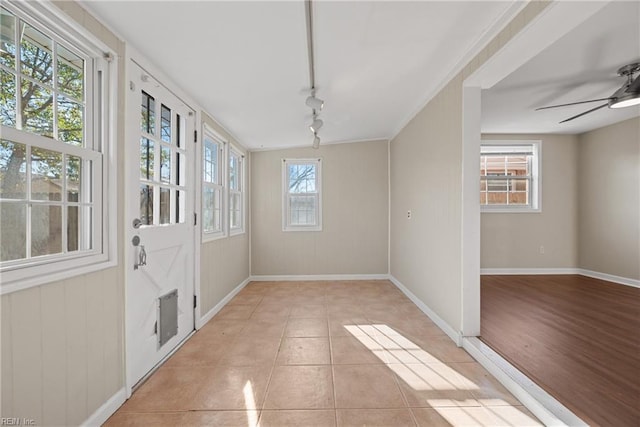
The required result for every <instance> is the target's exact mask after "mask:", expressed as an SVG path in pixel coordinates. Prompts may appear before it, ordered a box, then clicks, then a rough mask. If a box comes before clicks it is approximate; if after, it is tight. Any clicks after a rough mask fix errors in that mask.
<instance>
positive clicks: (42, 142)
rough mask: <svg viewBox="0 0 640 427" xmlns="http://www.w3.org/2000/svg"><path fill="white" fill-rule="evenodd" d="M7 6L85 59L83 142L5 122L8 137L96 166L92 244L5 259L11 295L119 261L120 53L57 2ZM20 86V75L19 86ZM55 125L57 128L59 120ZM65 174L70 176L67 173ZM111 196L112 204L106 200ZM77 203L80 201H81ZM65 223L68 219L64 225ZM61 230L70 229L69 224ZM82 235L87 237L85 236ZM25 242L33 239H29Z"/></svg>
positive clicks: (5, 288) (1, 289)
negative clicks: (118, 93) (118, 123)
mask: <svg viewBox="0 0 640 427" xmlns="http://www.w3.org/2000/svg"><path fill="white" fill-rule="evenodd" d="M2 6H3V7H4V8H5V9H7V10H8V11H9V12H11V13H12V14H13V15H14V16H16V19H20V20H22V21H23V22H25V23H26V24H28V25H29V26H31V27H32V28H34V29H36V30H38V31H40V32H41V33H43V34H44V35H46V36H47V37H48V38H50V39H51V40H54V41H56V42H57V43H60V44H61V45H62V46H64V48H65V49H67V50H69V51H71V52H72V53H74V54H77V55H78V56H80V57H81V58H82V59H83V60H84V61H85V75H84V79H85V81H84V85H85V99H84V118H83V120H84V135H83V140H84V145H83V146H76V145H72V144H68V143H65V142H63V141H60V140H55V139H53V138H49V137H45V136H42V135H38V134H35V133H30V132H28V131H23V130H19V129H17V128H13V127H10V126H4V125H3V126H2V135H3V139H5V140H7V141H9V142H14V143H19V144H24V145H26V146H27V147H28V148H27V152H30V151H31V148H41V149H45V150H49V151H54V152H56V153H59V154H60V155H61V156H62V157H63V159H64V158H65V157H67V156H77V157H80V158H81V159H82V160H83V161H84V160H90V161H92V167H93V173H92V176H91V179H90V185H91V188H90V190H89V191H90V192H91V194H92V195H93V201H92V202H91V203H90V204H91V208H92V210H93V214H92V216H91V220H92V226H91V227H90V228H86V230H90V233H91V234H92V236H93V241H92V248H91V249H89V250H84V251H77V252H76V251H74V252H66V253H65V252H64V250H65V248H63V252H61V253H57V254H49V255H43V256H39V257H33V258H23V259H20V260H10V261H5V262H3V263H2V265H1V266H0V272H1V273H2V284H1V286H0V294H7V293H11V292H15V291H18V290H22V289H27V288H30V287H33V286H38V285H42V284H46V283H51V282H54V281H57V280H63V279H66V278H70V277H74V276H78V275H81V274H87V273H91V272H94V271H98V270H102V269H105V268H109V267H114V266H116V265H117V254H116V246H117V224H116V218H117V200H118V198H117V193H116V188H117V176H116V175H117V174H116V173H112V172H110V171H111V170H114V171H115V170H116V165H117V152H116V141H115V135H116V133H117V132H116V131H115V129H116V125H117V121H116V117H117V112H116V109H115V106H116V105H117V78H118V77H117V69H118V65H117V55H116V54H115V52H113V51H112V50H111V49H110V48H109V47H108V46H106V45H105V44H104V43H103V42H101V41H100V40H98V39H97V37H96V36H94V35H93V34H91V33H89V32H88V31H87V30H86V29H84V28H83V27H82V26H81V25H80V24H77V23H76V22H75V21H71V20H69V19H68V17H66V15H64V13H63V12H62V11H61V10H59V9H58V8H57V7H56V6H54V5H53V4H52V3H47V2H43V3H40V2H5V3H3V5H2ZM15 43H16V45H18V44H19V43H20V40H15ZM15 67H16V68H14V72H12V74H13V75H15V76H16V79H19V78H20V75H21V71H20V69H19V68H18V67H19V61H18V58H16V66H15ZM3 69H6V68H3ZM54 76H55V74H54ZM18 87H19V85H18V81H17V80H16V90H18ZM57 94H58V90H53V91H52V96H56V95H57ZM18 108H19V105H18V104H16V109H18ZM18 116H19V112H18V111H16V120H19V117H18ZM54 129H56V125H55V124H54ZM25 160H26V163H27V169H30V163H31V158H25ZM63 167H64V163H63ZM27 175H28V174H27ZM27 175H25V177H27ZM63 175H64V176H65V177H66V173H64V174H63ZM65 181H66V179H65ZM29 189H30V185H29V184H27V186H26V189H25V191H29ZM65 199H66V195H65V194H63V196H62V200H60V201H43V203H42V204H43V205H48V206H52V205H55V206H61V209H64V208H66V207H67V206H68V205H69V204H68V203H69V202H68V201H66V200H65ZM107 200H109V203H107V202H106V201H107ZM3 203H22V204H26V205H34V203H33V202H32V201H31V196H30V194H26V199H24V200H23V199H20V200H16V201H13V202H12V201H9V202H6V201H5V202H3ZM72 204H73V205H74V206H75V205H78V206H80V204H81V203H75V202H74V203H72ZM62 215H63V216H64V215H65V214H64V213H63V214H62ZM64 225H65V224H64V223H63V224H62V226H64ZM26 226H27V227H29V226H30V225H29V224H27V225H26ZM27 229H28V228H27ZM61 231H62V233H63V234H65V231H64V229H61ZM78 238H79V240H80V239H82V237H80V236H79V237H78ZM27 240H28V236H27ZM61 241H62V242H64V238H62V237H61ZM26 244H27V245H30V244H31V243H30V241H27V242H26Z"/></svg>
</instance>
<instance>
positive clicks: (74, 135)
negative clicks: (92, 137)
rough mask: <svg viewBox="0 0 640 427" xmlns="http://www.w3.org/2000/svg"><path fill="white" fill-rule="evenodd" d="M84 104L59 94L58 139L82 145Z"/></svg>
mask: <svg viewBox="0 0 640 427" xmlns="http://www.w3.org/2000/svg"><path fill="white" fill-rule="evenodd" d="M82 115H83V110H82V105H81V104H79V103H77V102H73V101H71V100H70V99H69V98H65V97H64V96H58V139H59V140H60V141H62V142H68V143H69V144H72V145H77V146H82V140H83V123H84V121H83V117H82Z"/></svg>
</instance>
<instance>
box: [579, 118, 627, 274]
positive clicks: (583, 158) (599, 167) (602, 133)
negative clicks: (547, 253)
mask: <svg viewBox="0 0 640 427" xmlns="http://www.w3.org/2000/svg"><path fill="white" fill-rule="evenodd" d="M579 144H580V150H579V153H578V159H579V162H578V177H579V212H580V214H579V236H580V241H579V265H580V268H583V269H586V270H591V271H596V272H599V273H606V274H612V275H614V276H620V277H625V278H628V279H635V280H640V118H635V119H631V120H626V121H624V122H621V123H617V124H614V125H611V126H607V127H604V128H601V129H597V130H594V131H591V132H588V133H585V134H582V135H580V141H579Z"/></svg>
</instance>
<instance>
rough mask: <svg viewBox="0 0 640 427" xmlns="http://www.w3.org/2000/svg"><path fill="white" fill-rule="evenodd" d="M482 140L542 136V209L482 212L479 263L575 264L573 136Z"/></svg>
mask: <svg viewBox="0 0 640 427" xmlns="http://www.w3.org/2000/svg"><path fill="white" fill-rule="evenodd" d="M482 139H484V140H537V141H542V144H541V145H542V147H541V148H542V163H541V165H542V171H541V177H542V204H541V206H542V211H541V212H534V213H493V212H488V213H487V212H485V213H482V216H481V261H480V262H481V267H482V268H576V267H578V179H577V178H578V177H577V168H578V137H577V136H576V135H483V136H482ZM541 246H543V247H544V254H541V253H540V247H541Z"/></svg>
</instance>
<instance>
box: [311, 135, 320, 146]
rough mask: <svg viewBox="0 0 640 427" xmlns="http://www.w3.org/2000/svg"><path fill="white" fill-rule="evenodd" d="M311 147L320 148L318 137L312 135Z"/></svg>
mask: <svg viewBox="0 0 640 427" xmlns="http://www.w3.org/2000/svg"><path fill="white" fill-rule="evenodd" d="M312 147H313V148H315V149H318V148H320V137H319V136H318V135H314V137H313V145H312Z"/></svg>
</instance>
